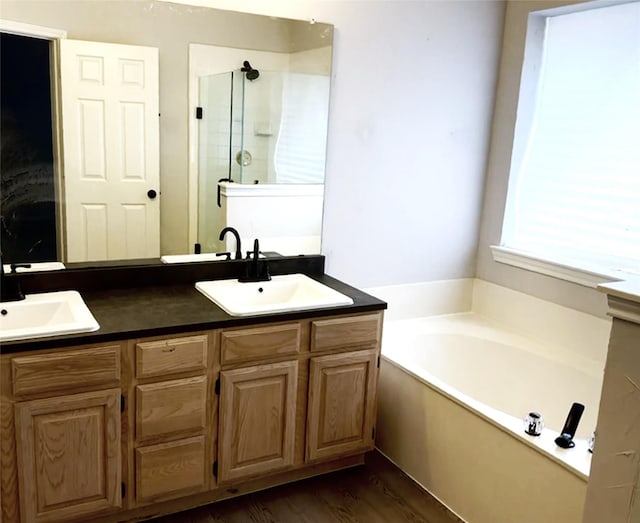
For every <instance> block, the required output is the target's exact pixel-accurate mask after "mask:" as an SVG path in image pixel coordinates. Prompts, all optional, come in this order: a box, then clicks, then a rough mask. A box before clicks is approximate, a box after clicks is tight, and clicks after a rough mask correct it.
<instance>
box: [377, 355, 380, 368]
mask: <svg viewBox="0 0 640 523" xmlns="http://www.w3.org/2000/svg"><path fill="white" fill-rule="evenodd" d="M377 367H378V368H380V356H378V364H377Z"/></svg>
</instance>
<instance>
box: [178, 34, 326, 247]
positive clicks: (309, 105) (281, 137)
mask: <svg viewBox="0 0 640 523" xmlns="http://www.w3.org/2000/svg"><path fill="white" fill-rule="evenodd" d="M237 51H238V50H232V49H220V48H218V49H215V48H212V47H210V46H201V45H200V46H191V49H190V52H191V57H192V60H191V64H192V66H193V67H194V69H196V70H197V72H194V74H193V76H194V78H193V80H194V83H195V81H197V85H198V92H197V100H196V102H197V107H196V115H197V119H198V125H197V129H196V132H197V141H198V144H197V145H198V150H197V161H198V169H197V170H198V173H197V176H198V180H197V189H198V214H197V225H198V229H197V240H196V244H197V245H198V246H199V247H200V249H201V251H202V252H216V251H220V250H225V249H226V248H227V247H229V248H233V245H229V246H228V245H226V244H223V243H222V242H221V241H220V240H219V236H218V233H219V231H220V230H221V229H222V228H224V227H226V226H233V227H235V228H237V229H238V230H239V232H240V234H241V236H242V237H259V238H260V240H261V245H263V249H264V250H270V251H276V252H281V253H286V254H304V253H317V252H319V250H320V228H321V222H320V220H319V219H318V217H319V216H320V215H321V206H322V184H323V183H324V165H325V154H326V136H327V123H328V122H327V120H328V111H329V64H330V63H331V54H330V53H331V49H330V48H329V47H324V48H320V49H314V50H312V51H301V52H296V53H290V54H283V53H268V52H261V53H256V52H246V53H245V55H244V56H245V57H246V56H249V55H250V56H251V58H252V61H251V62H250V61H249V60H247V59H244V60H241V61H240V60H239V61H238V63H239V64H240V63H241V64H242V66H241V67H239V68H237V69H235V70H231V71H227V72H213V71H219V70H220V69H222V68H223V67H224V65H223V63H224V60H214V61H211V60H210V59H209V58H208V57H210V56H215V55H216V54H223V55H225V56H228V57H231V56H234V55H238V53H237ZM238 56H240V55H238ZM258 60H259V62H258ZM252 63H253V64H254V65H255V64H256V63H260V64H264V66H265V67H268V68H269V69H266V70H265V69H264V68H263V67H262V65H261V68H260V69H257V68H256V67H255V66H252V65H251V64H252ZM231 184H240V185H231ZM283 184H284V185H293V186H289V187H273V185H283ZM242 185H250V186H252V187H242ZM301 204H302V205H301ZM258 212H259V213H260V214H259V216H261V217H262V218H261V219H260V220H256V219H251V220H248V219H247V218H246V217H247V216H252V215H255V214H256V213H258ZM274 216H277V217H279V218H278V219H277V220H274V218H273V217H274ZM291 218H293V220H291ZM291 221H295V222H296V227H295V228H292V227H291V225H290V223H288V222H291Z"/></svg>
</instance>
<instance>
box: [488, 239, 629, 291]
mask: <svg viewBox="0 0 640 523" xmlns="http://www.w3.org/2000/svg"><path fill="white" fill-rule="evenodd" d="M490 249H491V252H492V254H493V259H494V261H496V262H498V263H504V264H506V265H511V266H512V267H519V268H520V269H526V270H528V271H532V272H537V273H539V274H545V275H546V276H552V277H554V278H558V279H561V280H565V281H570V282H572V283H577V284H578V285H583V286H585V287H590V288H592V289H595V288H596V287H598V285H600V284H601V283H607V282H612V281H620V280H625V279H626V273H623V272H621V271H620V272H616V271H611V272H607V271H600V270H598V269H585V268H582V267H576V266H575V265H572V264H571V262H570V261H562V262H561V261H557V260H550V259H547V258H541V257H538V256H534V255H532V254H530V253H527V252H524V251H519V250H515V249H510V248H509V247H503V246H501V245H491V247H490Z"/></svg>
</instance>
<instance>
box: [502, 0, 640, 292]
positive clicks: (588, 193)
mask: <svg viewBox="0 0 640 523" xmlns="http://www.w3.org/2000/svg"><path fill="white" fill-rule="evenodd" d="M502 247H503V248H502V249H500V248H497V249H494V255H496V252H498V253H500V254H498V255H496V256H495V257H496V259H497V260H499V261H505V260H504V259H503V260H501V259H500V255H504V254H505V253H518V254H524V255H526V256H527V257H533V258H536V259H538V260H546V261H549V262H552V263H557V264H560V265H562V266H565V267H571V268H576V269H579V270H583V271H590V272H592V273H596V274H601V275H606V276H610V277H612V278H614V279H615V278H616V276H618V279H623V278H624V277H625V276H624V274H626V273H636V274H640V3H638V2H634V3H627V4H620V5H613V6H607V7H600V8H591V9H588V10H583V11H580V12H572V13H566V12H565V13H563V14H554V13H552V12H545V13H543V14H541V13H532V14H531V16H530V21H529V31H528V35H527V50H526V52H525V62H524V64H523V77H522V83H521V90H520V100H519V105H518V122H517V123H516V137H515V140H514V148H513V154H512V165H511V174H510V180H509V191H508V196H507V207H506V209H505V218H504V223H503V231H502ZM527 268H531V267H527ZM541 272H545V271H544V270H543V271H541ZM547 273H549V274H551V272H547ZM561 277H562V276H561ZM565 279H570V280H572V278H565ZM610 279H611V278H610ZM573 281H578V282H579V283H584V281H583V280H582V278H580V277H578V278H577V279H573ZM593 283H594V282H592V281H590V280H589V281H588V283H586V284H588V285H589V284H593Z"/></svg>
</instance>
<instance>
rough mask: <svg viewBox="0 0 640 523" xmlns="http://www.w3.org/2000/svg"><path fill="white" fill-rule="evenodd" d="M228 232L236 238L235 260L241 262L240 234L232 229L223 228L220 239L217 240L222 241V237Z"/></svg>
mask: <svg viewBox="0 0 640 523" xmlns="http://www.w3.org/2000/svg"><path fill="white" fill-rule="evenodd" d="M228 232H230V233H231V234H233V235H234V236H235V238H236V257H235V259H236V260H241V259H242V248H241V246H240V234H239V233H238V231H236V230H235V229H234V228H233V227H225V228H224V229H222V231H220V238H218V239H219V240H220V241H223V240H224V236H225V234H227V233H228Z"/></svg>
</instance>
